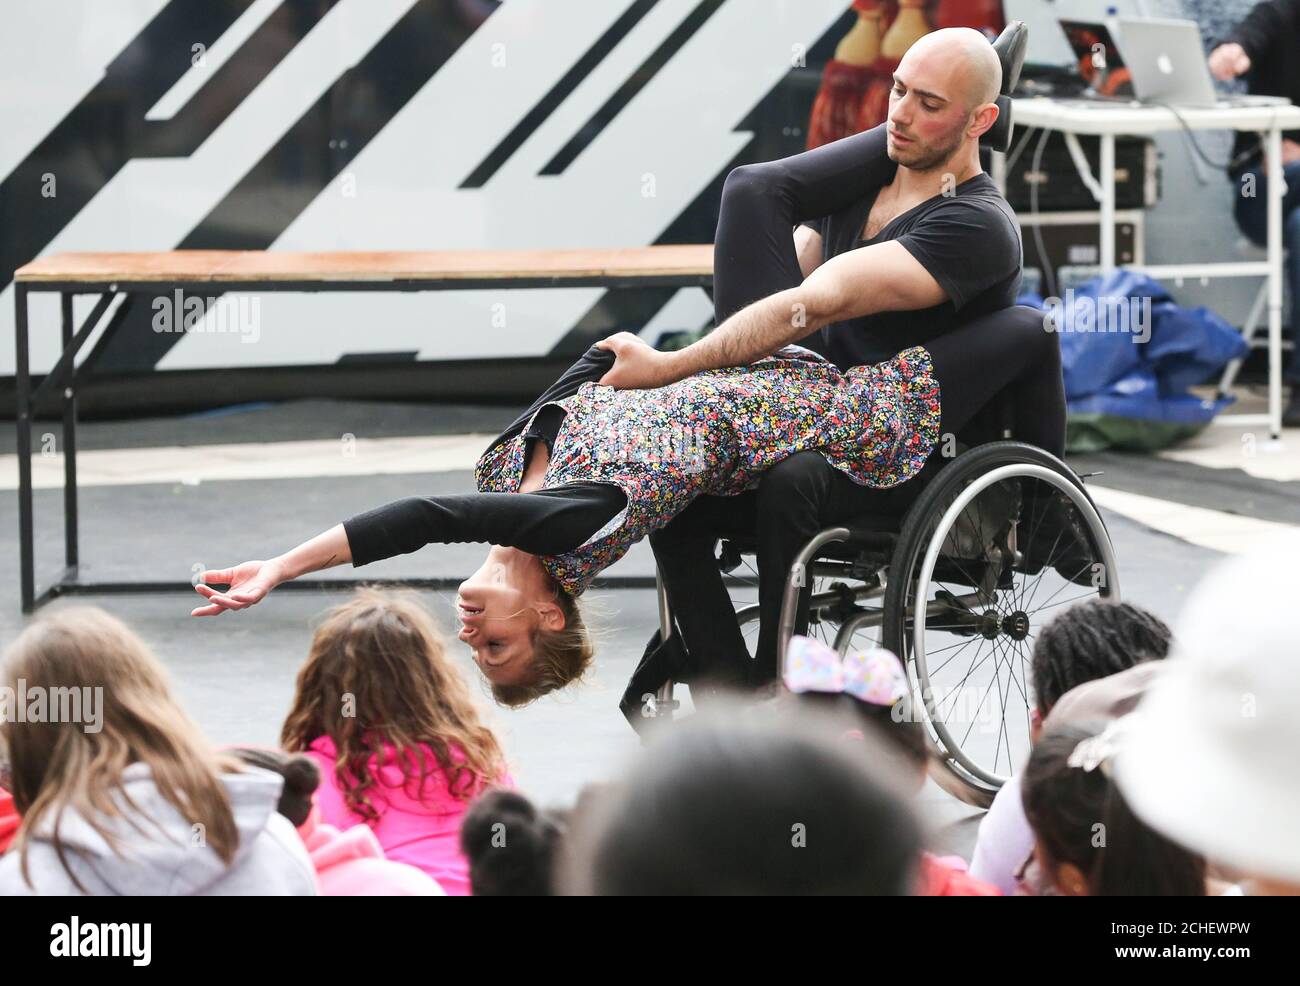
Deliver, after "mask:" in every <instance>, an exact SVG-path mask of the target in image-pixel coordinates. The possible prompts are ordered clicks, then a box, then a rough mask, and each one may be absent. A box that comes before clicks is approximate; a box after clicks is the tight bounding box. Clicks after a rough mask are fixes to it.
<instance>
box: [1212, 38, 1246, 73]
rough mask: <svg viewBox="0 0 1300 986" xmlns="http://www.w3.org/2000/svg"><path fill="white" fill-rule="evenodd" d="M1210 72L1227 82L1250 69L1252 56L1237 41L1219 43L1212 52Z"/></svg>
mask: <svg viewBox="0 0 1300 986" xmlns="http://www.w3.org/2000/svg"><path fill="white" fill-rule="evenodd" d="M1209 65H1210V74H1211V75H1213V76H1214V77H1215V78H1216V79H1218V80H1219V81H1220V82H1227V81H1229V80H1230V79H1235V78H1236V77H1237V76H1239V75H1245V74H1246V73H1247V72H1249V71H1250V56H1249V55H1247V54H1246V49H1245V48H1243V47H1242V46H1241V45H1239V44H1236V43H1235V42H1230V43H1228V44H1223V45H1219V47H1217V48H1215V49H1214V50H1213V51H1212V52H1210V59H1209Z"/></svg>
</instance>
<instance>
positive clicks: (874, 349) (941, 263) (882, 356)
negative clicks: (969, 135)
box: [800, 172, 1023, 370]
mask: <svg viewBox="0 0 1300 986" xmlns="http://www.w3.org/2000/svg"><path fill="white" fill-rule="evenodd" d="M878 193H879V190H878V189H877V191H875V192H872V193H871V194H869V195H867V196H865V197H863V198H861V199H859V200H858V201H857V202H855V203H853V204H852V205H850V206H849V207H848V208H846V209H843V210H841V211H840V212H836V213H832V214H831V215H829V216H824V217H822V218H820V219H809V220H806V221H804V222H802V223H800V225H802V226H810V227H812V228H813V229H815V230H817V231H818V232H819V233H820V234H821V237H822V260H823V261H826V260H829V259H830V258H831V257H836V256H839V255H840V254H841V253H844V252H846V251H848V250H853V249H856V248H857V247H862V246H871V245H874V244H877V243H884V242H885V241H886V240H897V241H898V242H899V243H901V244H902V245H903V246H904V247H905V248H906V249H907V251H908V252H909V253H910V254H912V256H913V257H915V258H916V259H917V261H918V262H919V263H920V264H921V266H922V267H924V268H925V269H926V270H927V271H929V272H930V275H931V276H932V277H933V278H934V279H935V280H936V281H938V282H939V286H940V287H941V288H943V289H944V292H945V293H946V294H947V295H948V299H947V300H946V301H944V302H943V303H941V304H938V305H935V306H934V307H933V308H923V309H919V310H916V311H904V312H878V313H877V314H875V315H864V316H862V317H860V318H854V319H846V320H845V321H843V322H834V323H832V324H830V325H827V326H825V327H823V328H822V329H821V331H820V334H814V335H813V336H810V337H809V338H808V339H807V340H805V341H804V344H805V345H811V346H812V347H813V348H816V349H817V350H818V351H819V352H821V353H822V355H824V356H826V357H827V358H828V359H830V360H833V361H834V362H835V363H836V364H837V365H838V366H839V367H840V369H842V370H846V369H848V368H849V367H851V366H864V365H867V364H870V363H879V362H880V361H881V360H886V359H889V358H890V357H891V356H893V355H894V354H895V353H898V352H900V351H902V350H904V349H907V348H908V347H909V346H917V345H922V344H924V343H925V342H926V341H927V340H930V339H933V338H935V337H936V336H940V335H943V334H944V333H945V332H948V331H950V330H952V329H954V328H957V327H958V326H960V325H964V324H966V323H967V322H970V321H972V320H974V319H976V318H979V317H980V316H981V315H987V314H988V313H989V312H993V311H997V310H998V309H1001V308H1007V307H1009V306H1011V305H1014V304H1015V302H1016V294H1017V293H1018V291H1019V288H1020V268H1021V264H1022V263H1023V255H1022V252H1021V244H1020V227H1019V225H1018V224H1017V222H1016V215H1015V213H1014V212H1013V211H1012V209H1011V206H1009V205H1008V204H1007V201H1006V199H1005V198H1003V197H1002V194H1001V193H1000V192H999V191H998V188H997V185H995V184H994V182H993V179H992V178H990V177H989V176H988V175H987V174H985V173H984V172H980V173H979V174H978V175H975V176H974V177H973V178H968V179H967V180H966V181H964V182H962V183H961V184H960V185H958V186H956V188H955V189H953V194H950V195H943V194H940V195H936V196H934V197H933V198H930V199H926V200H925V201H924V202H922V203H920V204H919V205H916V206H914V207H912V208H911V209H908V210H907V211H906V212H904V213H901V214H899V215H898V216H895V217H894V218H893V219H892V220H891V221H890V222H889V223H887V224H886V225H885V227H884V228H883V229H882V230H881V231H880V232H879V233H877V234H876V235H875V236H874V237H872V238H871V239H870V240H864V239H862V230H863V227H864V226H865V225H866V222H867V216H868V215H869V214H870V213H871V206H872V204H873V203H874V202H875V200H876V195H877V194H878Z"/></svg>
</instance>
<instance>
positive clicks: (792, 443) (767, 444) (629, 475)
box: [192, 315, 1056, 706]
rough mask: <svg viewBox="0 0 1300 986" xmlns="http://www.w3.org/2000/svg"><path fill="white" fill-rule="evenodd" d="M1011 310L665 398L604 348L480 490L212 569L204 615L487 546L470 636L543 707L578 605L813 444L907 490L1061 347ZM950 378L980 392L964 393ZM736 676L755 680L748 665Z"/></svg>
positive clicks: (577, 622) (386, 513) (495, 454)
mask: <svg viewBox="0 0 1300 986" xmlns="http://www.w3.org/2000/svg"><path fill="white" fill-rule="evenodd" d="M996 317H997V316H996V315H993V316H987V317H986V318H984V319H979V320H977V321H975V322H972V323H971V324H969V325H968V326H965V327H963V328H961V329H959V330H957V331H954V332H950V333H948V334H946V335H944V336H943V337H941V338H939V339H935V340H931V341H930V342H929V343H928V344H927V345H926V346H914V347H911V348H909V349H907V350H904V351H903V352H901V353H899V354H898V355H896V356H894V357H893V358H892V359H889V360H885V361H884V362H882V363H877V364H874V365H871V366H863V367H853V368H851V369H849V370H847V371H841V370H839V369H838V368H837V367H836V366H835V364H833V363H831V362H829V361H828V360H826V359H824V358H823V357H821V356H819V355H818V354H816V353H814V352H812V351H810V350H807V349H803V348H801V347H798V346H787V347H785V348H784V349H782V350H781V351H779V352H778V353H776V354H775V355H773V356H771V357H767V358H764V359H760V360H758V361H756V362H754V363H752V364H751V365H749V366H744V367H728V368H725V369H718V370H708V371H705V372H703V373H699V374H697V375H695V376H692V377H688V378H687V379H685V380H681V381H678V382H677V383H674V384H671V385H669V386H666V387H661V388H658V389H654V390H616V389H614V388H612V387H609V386H602V385H600V384H598V383H595V382H593V381H592V379H591V377H592V374H593V370H592V364H593V363H599V362H601V361H604V362H605V363H606V364H608V363H609V362H612V354H611V353H608V352H605V351H604V350H601V349H597V348H595V347H593V349H592V350H590V351H589V352H588V353H587V354H586V355H585V356H584V357H583V359H582V360H580V361H579V362H578V363H577V364H575V365H574V367H572V368H571V369H570V370H569V371H568V372H566V374H565V375H564V376H563V377H561V379H560V380H559V381H557V383H556V385H555V386H553V387H552V388H551V389H550V390H549V391H547V393H545V394H543V395H542V397H541V398H539V399H538V401H537V402H536V403H535V404H534V405H533V407H532V408H530V409H529V411H528V412H526V413H525V415H524V416H523V417H521V419H520V420H519V421H516V422H515V424H513V425H512V426H511V427H510V428H508V429H506V431H505V432H504V433H503V434H502V435H501V436H499V437H498V438H497V440H496V441H495V442H493V443H492V445H491V446H490V447H489V448H488V450H487V451H486V452H485V453H484V454H483V456H482V457H481V458H480V459H479V461H478V464H477V466H476V468H475V482H476V486H477V488H478V490H479V492H477V493H473V494H453V495H440V496H410V497H404V498H402V499H400V500H396V501H394V502H392V503H389V504H386V505H384V506H380V507H377V508H375V509H373V510H369V511H366V512H364V513H361V514H357V515H355V516H353V517H351V518H349V519H347V520H345V521H343V523H341V524H338V525H335V526H334V527H332V528H331V529H329V530H327V531H325V532H323V533H322V534H319V535H317V536H316V537H314V538H312V539H311V540H309V541H306V542H304V543H302V544H300V545H298V546H297V547H295V548H292V549H291V550H289V551H288V552H286V553H284V554H282V555H279V556H276V557H274V558H271V559H268V560H254V561H246V562H243V563H242V564H240V565H236V566H234V567H232V568H227V569H214V570H209V571H205V572H204V573H203V575H202V582H201V583H200V584H198V585H196V586H195V589H196V591H198V592H199V593H200V595H203V596H204V597H206V600H207V605H205V606H201V607H199V608H196V609H195V610H193V612H192V615H194V616H209V615H216V614H219V613H222V612H225V611H226V610H227V609H232V610H240V609H244V608H246V607H248V606H251V605H254V604H256V603H257V602H259V601H260V600H262V599H263V598H264V597H265V596H266V595H267V593H269V592H270V591H271V590H272V589H273V588H274V587H275V586H277V585H279V584H280V583H282V582H285V581H288V580H290V579H294V578H297V577H299V576H301V575H304V574H307V573H309V572H315V571H319V570H321V569H324V568H329V567H332V566H336V565H341V564H345V563H348V562H351V564H352V565H353V567H360V566H362V565H368V564H370V563H371V562H374V561H378V560H380V559H382V558H388V557H391V556H393V555H398V554H405V553H409V552H412V551H416V550H418V549H419V548H421V547H423V546H424V545H426V544H429V543H453V542H484V543H488V544H490V545H492V548H491V549H490V551H489V552H488V555H487V558H486V559H485V561H484V564H483V565H482V566H481V567H480V568H479V570H478V571H477V572H475V573H474V574H473V575H472V576H471V577H470V578H469V579H467V580H466V581H465V582H463V583H462V584H461V585H460V588H459V592H458V597H457V607H458V613H459V617H460V621H461V624H462V627H461V630H460V633H459V634H458V636H459V637H460V639H461V640H463V641H465V642H466V643H468V644H469V645H470V647H471V649H472V650H473V656H474V661H475V663H476V664H477V665H478V667H479V668H480V670H481V671H482V672H483V674H484V675H485V676H486V677H487V678H488V680H489V681H490V682H491V684H492V690H493V693H494V695H495V696H496V698H497V699H498V701H500V702H502V703H504V704H507V705H511V706H518V705H523V704H526V703H528V702H530V701H532V700H533V699H535V698H537V697H539V696H541V695H544V694H546V693H547V692H549V691H552V690H554V689H556V688H560V687H563V686H564V685H567V684H569V683H570V682H572V681H574V680H576V679H577V678H579V677H580V676H581V675H582V673H583V672H584V671H585V670H586V668H587V667H588V665H589V664H590V661H591V657H592V646H591V640H590V636H589V634H588V633H587V631H586V629H585V627H584V625H583V622H582V618H581V614H580V613H579V610H578V606H577V598H578V596H580V595H581V594H582V592H583V591H584V590H585V589H586V588H587V587H588V586H589V585H590V584H591V582H592V580H593V579H594V578H595V576H596V575H597V573H599V572H600V571H601V570H602V569H604V568H606V567H608V566H609V565H612V564H613V563H614V562H615V561H617V560H618V559H619V558H621V557H622V556H623V555H624V554H625V553H626V552H627V550H628V549H629V548H630V547H631V545H632V544H634V543H635V542H637V541H639V540H640V539H641V538H643V537H646V536H647V535H648V534H650V533H651V532H652V531H654V530H657V529H659V528H662V527H663V526H665V525H666V524H668V522H669V521H671V520H672V518H673V517H675V516H677V515H678V514H679V513H680V512H681V511H682V510H684V509H685V508H686V507H687V505H688V504H690V503H691V501H692V500H694V499H695V498H696V497H698V496H700V495H704V494H711V495H722V496H729V495H735V494H738V493H741V492H743V491H744V490H746V489H750V488H753V487H754V486H755V485H756V484H757V482H758V480H759V478H760V477H761V475H762V474H763V472H764V471H765V470H766V469H769V468H771V467H772V466H773V465H775V464H776V463H777V462H780V461H782V460H783V459H784V458H786V457H788V456H790V455H793V454H795V453H797V452H801V451H806V450H815V451H816V452H818V453H820V454H821V455H822V456H824V457H825V458H826V460H827V462H829V463H830V465H831V466H833V467H834V468H835V469H837V470H839V471H841V472H842V473H844V474H845V475H847V476H848V477H849V478H850V479H851V480H853V481H854V482H856V483H859V484H861V485H864V486H870V487H875V488H882V489H883V488H889V487H892V486H895V485H897V484H899V483H902V482H905V481H906V480H907V479H909V478H910V477H912V476H913V475H914V474H915V473H916V472H917V471H918V470H919V469H920V468H921V466H922V465H923V464H924V462H925V460H926V458H927V456H928V455H929V454H930V452H931V451H932V450H933V449H934V447H935V446H936V444H937V442H938V440H939V436H940V434H941V432H956V431H957V430H959V429H960V428H961V427H962V426H963V425H964V424H965V423H966V422H967V421H968V420H969V419H970V418H971V417H972V416H973V415H974V413H975V412H976V411H978V410H979V409H980V408H981V407H982V406H983V405H984V404H985V403H986V402H987V401H988V400H989V398H990V397H991V396H992V395H993V394H996V393H998V392H999V391H1002V390H1004V389H1008V385H1009V384H1011V383H1012V382H1014V381H1015V380H1017V379H1019V378H1021V377H1023V376H1025V375H1027V374H1034V373H1037V372H1041V369H1042V366H1041V364H1042V362H1043V361H1044V360H1047V359H1049V358H1050V357H1051V356H1052V355H1053V354H1054V353H1055V352H1056V349H1055V344H1056V340H1055V338H1054V337H1053V336H1052V335H1051V334H1050V333H1047V332H1044V331H1043V329H1042V328H1041V326H1039V327H1036V328H1035V327H1033V326H1032V325H1029V324H1028V323H1018V329H1017V331H1008V330H1007V327H1006V323H1005V320H1003V322H1002V324H1000V325H999V327H998V331H990V328H991V326H990V325H987V324H985V323H986V322H989V321H990V320H991V319H996ZM948 379H953V380H960V381H962V384H963V385H962V386H961V387H960V388H954V389H953V390H952V391H951V393H950V392H948V391H947V390H945V386H944V382H945V380H948ZM578 380H582V381H585V382H582V383H579V384H578V385H577V386H576V387H575V386H574V381H578ZM1009 389H1010V390H1011V392H1013V393H1014V391H1015V388H1009ZM209 582H213V583H218V584H226V585H229V587H230V588H229V589H228V590H227V591H225V592H221V591H218V590H217V589H214V588H213V587H212V586H211V585H208V584H206V583H209ZM738 663H739V662H737V664H738ZM720 676H721V677H723V678H727V677H731V678H732V680H734V681H735V682H739V681H742V680H743V678H744V669H743V668H742V667H739V666H737V667H734V668H730V669H721V670H720Z"/></svg>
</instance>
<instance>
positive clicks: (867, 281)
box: [607, 241, 947, 386]
mask: <svg viewBox="0 0 1300 986" xmlns="http://www.w3.org/2000/svg"><path fill="white" fill-rule="evenodd" d="M946 297H947V295H946V294H945V293H944V290H943V288H941V287H940V286H939V283H938V282H937V281H936V280H935V279H934V277H933V275H931V274H930V272H929V271H927V270H926V269H925V268H924V267H922V266H921V264H920V262H918V261H917V259H916V258H915V257H913V256H912V254H911V253H909V252H908V250H907V248H906V247H904V246H903V245H902V244H900V243H898V242H896V241H888V242H885V243H877V244H875V245H874V246H868V247H861V248H859V249H857V250H850V251H848V252H847V253H842V254H840V255H839V256H837V257H832V258H831V259H830V260H828V261H826V262H825V263H824V264H821V265H820V266H818V267H817V268H816V269H815V270H814V271H812V273H810V274H809V275H808V277H807V278H806V279H805V280H804V282H803V283H802V284H800V285H799V286H798V287H795V288H790V289H788V290H786V291H778V292H777V293H776V294H773V295H770V296H768V297H766V298H761V299H759V300H758V301H756V302H754V303H753V304H751V305H747V306H746V307H745V308H742V309H741V310H740V311H738V312H736V314H735V315H733V316H732V317H731V318H729V319H727V320H726V321H725V322H723V323H722V324H721V325H719V326H718V327H717V328H716V329H714V330H713V331H712V332H710V333H709V334H708V335H706V336H705V337H704V338H703V339H701V340H699V341H698V342H696V343H693V344H692V345H690V346H687V347H686V348H685V349H682V350H679V351H677V352H673V353H664V354H662V356H663V357H664V369H665V374H664V375H665V376H666V377H667V379H666V380H664V381H663V382H661V383H651V384H650V386H663V384H664V383H673V382H675V381H677V380H682V379H684V378H686V377H688V376H691V375H692V374H694V373H698V372H700V371H701V370H710V369H717V368H719V367H723V366H747V365H749V364H750V363H752V362H754V361H755V360H757V359H761V358H762V357H764V356H770V355H771V354H772V353H774V352H776V351H777V350H778V349H780V348H781V347H782V346H785V345H788V344H789V343H792V342H795V341H797V340H799V339H802V338H804V337H805V336H806V335H808V334H809V333H811V332H815V331H816V330H817V329H820V328H821V327H822V326H824V325H829V324H831V323H832V322H841V321H844V320H845V319H850V318H858V317H859V316H862V315H873V314H875V313H876V312H886V311H914V310H918V309H922V308H931V307H933V306H934V305H937V304H940V303H941V302H942V301H944V299H945V298H946ZM611 372H613V371H611ZM607 376H608V375H607ZM617 385H618V384H617V383H615V386H617Z"/></svg>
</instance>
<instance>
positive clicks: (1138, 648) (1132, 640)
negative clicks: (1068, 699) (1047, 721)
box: [1030, 599, 1172, 716]
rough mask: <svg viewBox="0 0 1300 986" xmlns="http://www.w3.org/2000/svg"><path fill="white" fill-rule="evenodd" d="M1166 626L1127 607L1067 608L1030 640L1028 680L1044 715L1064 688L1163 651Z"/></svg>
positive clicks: (1098, 602)
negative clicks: (1031, 643)
mask: <svg viewBox="0 0 1300 986" xmlns="http://www.w3.org/2000/svg"><path fill="white" fill-rule="evenodd" d="M1171 636H1172V635H1171V633H1170V630H1169V627H1168V626H1167V625H1166V624H1165V623H1164V621H1163V620H1161V619H1160V618H1159V617H1158V616H1155V615H1154V614H1152V613H1150V612H1148V611H1147V610H1145V609H1142V608H1141V607H1140V606H1134V605H1133V604H1132V603H1114V602H1110V601H1108V600H1105V599H1093V600H1089V601H1088V602H1086V603H1080V604H1079V605H1078V606H1071V607H1070V608H1069V609H1067V610H1066V611H1065V612H1063V613H1061V614H1060V615H1059V616H1057V617H1056V618H1055V619H1054V620H1052V621H1051V622H1050V623H1048V624H1047V625H1046V626H1045V627H1043V629H1042V631H1041V632H1040V633H1039V635H1038V639H1037V640H1036V641H1035V642H1034V652H1033V656H1032V658H1031V664H1030V679H1031V684H1032V686H1033V689H1034V699H1035V701H1036V702H1037V704H1038V711H1039V712H1040V713H1041V714H1042V715H1044V716H1046V715H1047V713H1049V712H1051V711H1052V706H1053V705H1055V704H1056V703H1057V701H1058V700H1059V699H1060V697H1061V696H1062V695H1064V694H1065V693H1066V692H1068V691H1069V690H1070V689H1072V688H1075V687H1077V686H1079V685H1082V684H1084V683H1085V682H1089V681H1096V680H1097V679H1098V678H1105V677H1108V676H1110V675H1112V674H1115V673H1116V672H1119V671H1127V670H1128V669H1129V668H1131V667H1133V666H1134V665H1135V664H1140V663H1141V662H1143V661H1152V660H1158V659H1160V658H1163V657H1165V656H1166V655H1167V654H1168V653H1169V644H1170V639H1171Z"/></svg>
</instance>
